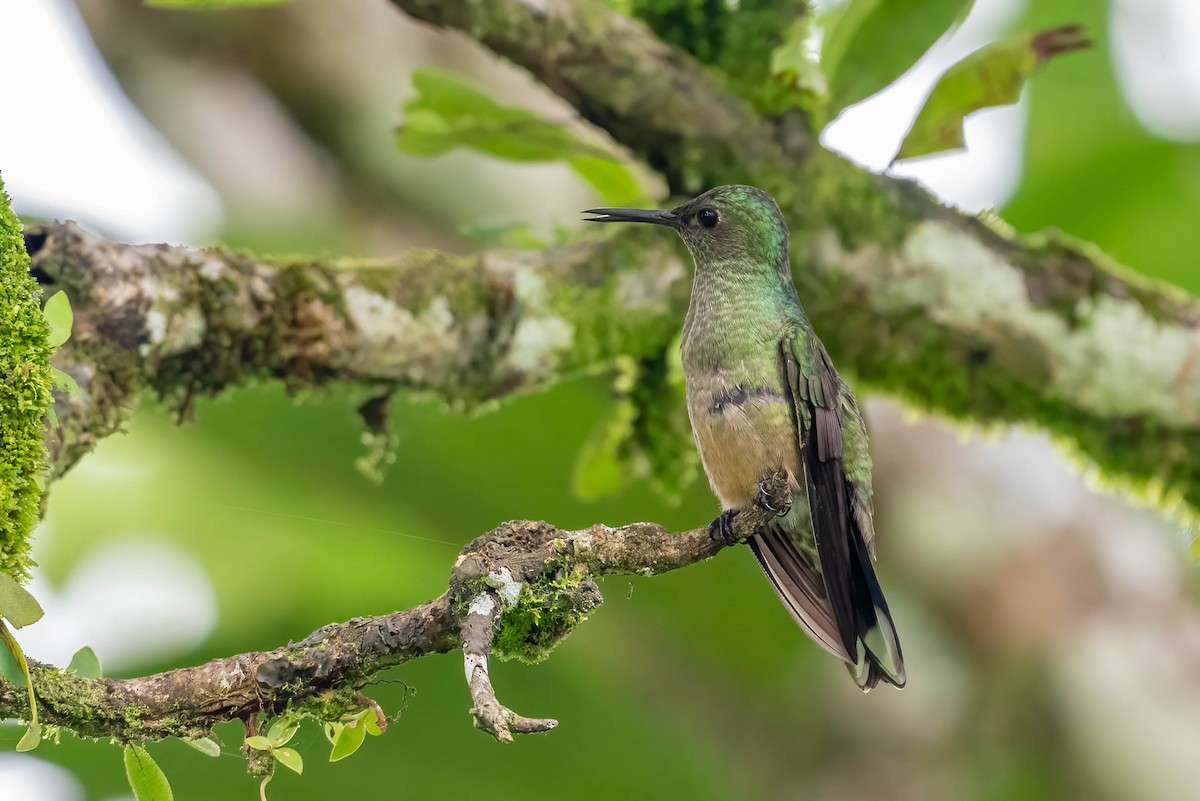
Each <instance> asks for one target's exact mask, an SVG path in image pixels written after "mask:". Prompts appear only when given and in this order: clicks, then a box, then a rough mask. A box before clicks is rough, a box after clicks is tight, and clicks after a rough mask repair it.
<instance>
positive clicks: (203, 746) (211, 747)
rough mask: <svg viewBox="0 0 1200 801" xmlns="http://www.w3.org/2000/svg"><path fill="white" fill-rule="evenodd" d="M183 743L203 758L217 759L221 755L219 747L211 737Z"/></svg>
mask: <svg viewBox="0 0 1200 801" xmlns="http://www.w3.org/2000/svg"><path fill="white" fill-rule="evenodd" d="M184 742H185V743H187V744H188V745H190V746H191V747H192V748H195V749H196V750H197V751H199V752H200V753H202V754H204V755H205V756H208V757H219V756H220V755H221V746H219V745H217V741H216V740H214V739H213V738H211V737H200V738H199V739H196V740H184Z"/></svg>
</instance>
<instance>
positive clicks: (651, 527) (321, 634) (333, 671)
mask: <svg viewBox="0 0 1200 801" xmlns="http://www.w3.org/2000/svg"><path fill="white" fill-rule="evenodd" d="M773 481H774V484H772V485H771V486H772V488H773V489H772V493H773V495H772V497H776V498H781V499H783V498H786V497H788V496H789V492H788V488H787V483H786V476H783V475H782V474H779V475H777V476H775V477H774V479H773ZM770 514H771V513H769V512H766V511H765V510H762V509H759V508H752V509H749V510H746V511H744V512H741V513H739V514H738V515H736V516H735V517H734V520H733V527H734V531H735V533H736V534H737V535H738V536H741V537H743V538H744V537H748V536H750V535H751V534H752V533H753V532H754V531H755V530H757V529H758V528H759V527H760V526H762V525H763V524H764V523H765V521H766V519H767V517H768V516H770ZM723 547H725V545H724V542H723V541H721V540H718V539H715V538H714V537H713V536H711V535H710V532H709V529H708V528H697V529H693V530H691V531H685V532H682V533H671V532H669V531H667V530H666V529H665V528H663V527H662V526H660V525H657V524H654V523H634V524H632V525H628V526H621V527H616V528H610V527H608V526H602V525H595V526H592V527H590V528H587V529H583V530H581V531H564V530H560V529H558V528H555V527H554V526H552V525H550V524H549V523H545V522H541V521H530V520H522V521H514V522H510V523H505V524H504V525H502V526H500V527H499V528H496V529H494V530H493V531H490V532H488V533H487V534H484V535H483V536H481V537H478V538H477V539H475V540H474V541H473V542H471V543H470V544H469V545H468V546H467V547H466V548H465V549H464V550H463V552H462V554H461V555H460V556H459V558H458V560H457V561H456V562H455V564H454V567H453V570H452V573H451V578H450V586H449V589H448V590H447V592H445V593H443V594H442V595H441V596H439V597H437V598H435V599H434V600H432V601H429V602H427V603H424V604H422V605H420V606H417V607H414V608H412V609H407V610H404V611H402V612H394V613H392V614H390V615H382V616H379V617H371V618H355V619H354V620H350V621H348V622H346V623H337V624H332V625H329V626H325V627H323V628H321V629H318V630H317V631H315V632H313V633H312V634H310V635H309V636H308V637H306V638H305V639H303V640H301V641H300V642H298V643H295V644H294V645H287V646H283V647H280V648H276V649H275V650H273V651H256V652H252V653H245V654H238V655H236V656H230V657H225V658H223V659H215V660H213V661H211V662H208V663H206V664H203V665H199V666H197V667H189V668H181V669H178V670H171V671H168V672H166V673H159V674H156V675H153V676H144V677H140V678H127V679H85V678H81V677H79V676H77V675H75V674H74V673H69V672H66V671H63V670H60V669H59V668H56V667H53V666H51V665H44V664H39V663H36V662H32V661H31V668H32V675H33V681H34V686H35V689H36V691H37V693H36V694H37V703H38V712H39V715H40V716H41V719H42V721H43V722H44V723H46V724H50V725H52V726H56V727H60V728H62V729H66V730H69V731H72V732H75V733H76V734H78V735H80V736H83V737H111V738H116V739H118V740H121V741H138V740H156V739H162V738H164V737H182V738H185V739H193V738H197V737H203V736H206V735H207V734H208V733H209V732H210V731H211V730H212V727H213V726H215V725H216V724H217V723H220V722H223V721H228V720H245V721H252V723H251V725H255V724H256V722H257V716H258V715H260V714H265V715H271V716H274V715H280V714H283V713H285V712H288V713H291V714H297V715H298V714H308V715H312V716H313V717H316V718H317V719H319V720H329V721H332V720H337V719H338V718H339V717H341V716H342V715H344V714H346V713H347V712H351V711H353V710H355V709H356V708H359V707H361V706H362V705H363V704H364V703H365V702H364V701H363V699H362V696H361V695H359V693H358V691H359V690H360V689H361V688H363V687H364V686H366V685H367V684H369V683H370V682H371V681H372V680H373V679H374V678H375V677H376V676H377V675H378V674H379V672H380V671H383V670H385V669H387V668H389V667H393V666H396V665H400V664H403V663H405V662H408V661H409V660H412V659H416V658H419V657H422V656H426V655H428V654H434V653H446V652H448V651H451V650H453V649H455V648H457V647H460V646H461V647H462V648H463V650H464V658H465V660H466V665H467V668H468V674H467V678H468V687H469V689H470V691H471V697H472V700H473V708H472V713H473V714H474V715H475V718H476V720H477V722H478V723H479V725H480V726H481V727H482V728H484V729H485V730H487V731H488V732H489V733H490V734H492V735H493V736H495V737H496V738H497V739H500V740H508V739H511V733H518V734H519V733H524V732H532V731H544V730H546V729H547V728H550V726H551V724H552V723H553V722H552V721H534V720H531V719H528V718H522V717H521V716H519V715H515V714H514V713H511V712H509V711H508V710H507V709H505V708H504V707H503V706H502V705H500V703H499V702H498V701H497V700H496V697H495V693H494V692H493V691H492V687H491V681H490V678H489V677H488V672H487V657H488V655H489V653H498V654H500V655H502V656H505V657H510V658H518V659H524V660H527V661H534V660H537V659H541V658H542V657H544V656H545V655H546V654H547V653H548V652H549V650H550V649H551V648H553V647H554V645H556V644H557V643H558V642H560V641H561V640H562V639H563V638H564V637H566V636H567V635H568V634H570V633H571V631H572V630H573V629H574V628H575V627H576V626H577V625H578V624H579V623H580V622H582V621H583V620H584V619H585V618H586V616H587V614H588V613H589V612H590V611H591V610H593V609H594V608H595V607H596V606H597V605H599V604H600V603H601V602H602V600H603V599H602V598H601V596H600V591H599V589H598V588H597V587H596V585H595V583H594V581H593V579H595V578H598V577H600V576H604V575H611V574H618V573H626V574H628V573H639V574H644V575H651V574H655V573H662V572H665V571H668V570H674V569H676V568H680V567H685V566H687V565H690V564H692V563H694V562H698V561H701V560H703V559H707V558H709V557H711V556H713V555H714V554H716V553H717V552H718V551H719V550H721V549H722V548H723ZM481 597H482V598H487V599H489V604H490V605H489V607H488V609H486V610H484V609H483V607H482V606H481V605H480V604H479V603H473V602H476V601H477V599H479V598H481ZM472 668H474V670H472ZM485 685H486V686H485ZM28 716H29V707H28V701H27V700H26V694H25V690H24V687H22V686H20V685H14V684H12V683H10V682H8V681H7V680H6V679H4V678H2V677H0V719H2V718H22V719H27V718H28Z"/></svg>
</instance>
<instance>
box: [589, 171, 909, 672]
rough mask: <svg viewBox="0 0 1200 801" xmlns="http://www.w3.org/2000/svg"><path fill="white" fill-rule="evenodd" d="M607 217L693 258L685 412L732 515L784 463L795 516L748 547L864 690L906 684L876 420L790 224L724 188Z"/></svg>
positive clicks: (757, 196)
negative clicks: (824, 320)
mask: <svg viewBox="0 0 1200 801" xmlns="http://www.w3.org/2000/svg"><path fill="white" fill-rule="evenodd" d="M591 213H594V214H599V215H601V216H600V217H599V218H598V219H599V220H600V221H633V222H653V223H658V224H662V225H669V226H670V227H672V228H674V229H675V230H676V231H677V232H678V233H679V235H680V236H681V237H682V238H683V240H684V242H685V243H686V244H687V246H688V249H689V250H690V251H691V253H692V256H693V257H694V258H695V260H696V277H695V281H694V283H693V286H692V301H691V305H690V306H689V308H688V314H687V319H686V320H685V321H684V326H683V338H682V356H683V366H684V371H685V374H686V377H687V399H688V400H687V402H688V415H689V417H690V419H691V421H692V430H693V432H694V433H695V437H696V445H697V447H698V448H699V450H700V456H701V460H702V461H703V463H704V469H705V472H706V473H707V474H708V477H709V481H710V482H711V484H712V487H713V490H714V491H715V492H716V494H717V496H718V497H719V498H720V500H721V503H722V505H723V507H724V508H725V509H726V512H727V514H728V513H729V512H731V511H734V510H737V509H742V508H746V507H748V506H750V505H752V504H755V503H759V502H760V485H761V483H762V482H763V481H764V479H766V478H767V477H768V476H770V475H771V474H773V473H775V472H777V471H778V470H780V469H782V470H785V471H786V472H787V474H788V476H789V479H790V481H791V484H792V504H791V508H790V509H787V510H781V512H783V513H782V514H780V515H779V516H778V517H777V518H776V519H775V521H774V522H773V523H772V524H771V525H769V526H767V527H766V528H765V529H764V530H763V531H761V532H759V533H758V534H756V535H755V536H753V537H752V538H751V539H750V541H749V542H750V547H751V548H752V549H753V551H754V553H755V555H756V556H757V557H758V560H759V562H760V564H761V565H762V567H763V570H764V571H765V572H766V574H767V576H768V578H770V580H771V583H772V585H773V586H774V588H775V590H776V592H777V593H778V594H779V596H780V598H781V599H782V600H783V602H784V605H785V606H786V607H787V609H788V611H789V612H790V613H791V614H792V617H793V618H794V619H795V620H796V622H797V623H798V624H799V625H800V626H801V627H802V628H803V629H804V630H805V631H806V632H807V633H808V634H809V635H810V636H811V637H812V638H813V639H814V640H815V641H816V642H817V643H818V644H819V645H821V647H823V648H824V649H825V650H826V651H828V652H830V653H831V654H834V655H835V656H837V657H839V658H841V659H843V660H845V661H846V662H847V664H848V666H849V668H850V672H851V674H852V675H853V676H854V678H855V681H856V682H857V683H858V684H859V686H861V687H863V688H864V689H870V688H871V687H873V686H875V684H877V683H878V682H879V681H880V680H883V681H887V682H890V683H892V684H895V685H897V686H903V685H904V680H905V678H904V664H903V657H902V655H901V652H900V644H899V641H898V639H897V637H896V632H895V628H894V626H893V624H892V620H891V615H890V613H889V612H888V608H887V603H886V601H885V600H884V598H883V593H882V591H881V590H880V588H879V583H878V581H877V580H876V578H875V572H874V569H873V567H872V564H871V562H872V556H873V541H874V528H873V525H872V518H871V458H870V454H869V451H868V446H867V435H866V426H865V424H864V422H863V418H862V414H861V413H860V412H859V409H858V404H857V403H856V402H855V400H854V396H853V394H852V393H851V392H850V388H849V387H848V386H847V385H846V384H845V382H844V381H842V379H841V377H840V376H839V375H838V373H837V370H836V369H834V366H833V363H832V362H831V361H830V359H829V355H828V354H827V353H826V352H825V348H824V346H822V345H821V343H820V341H819V340H818V339H817V337H816V335H815V334H814V333H813V330H812V326H811V325H810V324H809V321H808V318H807V317H806V316H805V314H804V310H803V308H802V307H801V305H800V300H799V298H798V297H797V295H796V289H795V285H794V284H793V283H792V277H791V267H790V265H789V262H788V232H787V224H786V222H785V221H784V219H783V215H782V214H781V213H780V211H779V207H778V206H777V205H776V204H775V201H774V200H772V199H771V197H770V196H769V195H767V194H766V193H765V192H762V191H761V190H759V189H755V188H754V187H749V186H722V187H717V188H716V189H712V190H710V191H708V192H706V193H704V194H703V195H701V196H699V197H697V198H696V199H694V200H691V201H689V202H687V203H684V204H683V205H681V206H678V207H676V208H674V209H672V210H670V211H641V210H634V209H596V210H594V211H593V212H591Z"/></svg>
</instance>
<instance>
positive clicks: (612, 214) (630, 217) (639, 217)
mask: <svg viewBox="0 0 1200 801" xmlns="http://www.w3.org/2000/svg"><path fill="white" fill-rule="evenodd" d="M583 213H584V214H595V215H596V216H595V217H589V218H587V219H586V220H584V222H640V223H654V224H655V225H666V226H668V227H670V228H674V227H675V224H676V223H677V222H679V218H678V217H676V216H675V212H673V211H671V210H670V209H587V210H586V211H584V212H583Z"/></svg>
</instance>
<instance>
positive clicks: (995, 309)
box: [393, 0, 1200, 516]
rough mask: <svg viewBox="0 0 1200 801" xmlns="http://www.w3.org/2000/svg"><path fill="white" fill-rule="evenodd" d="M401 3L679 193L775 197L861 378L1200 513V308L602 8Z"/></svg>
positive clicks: (841, 352)
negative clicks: (456, 35) (993, 212)
mask: <svg viewBox="0 0 1200 801" xmlns="http://www.w3.org/2000/svg"><path fill="white" fill-rule="evenodd" d="M393 2H394V3H395V4H396V5H397V6H398V7H400V8H402V9H403V10H404V11H405V12H406V13H408V14H410V15H411V16H413V17H415V18H417V19H420V20H424V21H426V22H430V23H433V24H436V25H442V26H447V27H451V28H457V29H458V30H461V31H463V32H465V33H466V34H467V35H469V36H471V37H472V38H474V39H476V40H478V41H479V42H481V43H483V44H484V45H486V46H487V47H489V48H491V49H492V50H494V51H495V52H496V53H498V54H500V55H502V56H504V57H506V58H509V59H512V60H513V61H514V62H516V63H517V64H518V65H520V66H522V67H524V68H525V69H527V70H529V71H530V72H531V73H532V74H533V75H534V77H536V78H537V79H538V80H540V81H541V82H542V83H544V84H545V85H546V86H548V87H549V88H551V89H553V90H554V91H556V92H557V93H558V94H559V95H561V96H562V97H563V98H564V99H565V100H566V101H567V102H569V103H570V104H571V105H573V106H574V107H575V108H576V109H578V110H579V112H580V113H581V114H582V115H583V116H584V117H585V118H587V119H588V120H590V121H591V122H593V123H595V124H596V125H598V126H600V127H602V128H605V129H606V130H608V131H609V132H610V133H611V134H612V135H613V136H614V138H615V139H617V141H619V142H622V143H623V144H625V145H627V146H628V147H630V148H631V149H632V150H633V151H634V153H635V154H637V155H638V156H640V157H641V158H643V159H645V160H646V161H647V162H648V163H649V164H651V165H652V166H655V167H657V168H659V169H660V170H663V172H664V174H666V175H667V177H668V181H669V182H670V185H671V186H672V188H673V189H675V190H676V191H683V192H685V193H691V192H693V191H695V190H696V189H701V188H707V187H708V186H711V185H715V184H720V183H734V182H744V183H752V184H756V185H758V186H761V187H762V188H764V189H766V190H767V191H769V192H771V193H772V194H773V195H774V196H775V197H776V199H777V200H778V201H779V203H780V206H781V207H782V209H783V211H784V214H785V215H786V216H787V218H788V219H789V221H791V223H792V226H793V245H792V255H793V263H794V266H795V268H796V281H797V284H798V286H799V288H800V290H801V298H802V300H804V302H805V305H806V307H807V308H808V311H809V314H810V316H811V317H812V318H813V321H814V323H815V325H816V328H817V331H818V333H819V334H820V335H821V336H822V337H823V338H824V339H825V341H826V344H827V346H829V349H830V351H831V352H832V353H833V355H834V357H835V359H836V360H837V361H838V363H839V365H842V367H843V368H844V369H848V370H852V371H854V372H857V373H858V376H859V377H860V378H861V379H864V380H866V381H868V382H870V383H871V384H874V385H875V386H876V387H878V388H880V389H882V390H884V391H888V392H892V393H894V394H898V395H901V396H903V397H905V398H907V399H909V400H910V401H913V402H916V403H917V404H918V405H920V406H923V407H926V408H930V409H932V410H935V411H937V412H939V413H942V414H946V415H949V416H952V417H956V418H959V419H963V420H968V421H972V422H1003V423H1022V424H1027V425H1033V426H1038V427H1042V428H1045V429H1048V430H1049V431H1051V432H1052V433H1054V434H1055V435H1057V437H1058V438H1059V439H1060V440H1061V441H1064V442H1066V443H1068V444H1069V445H1070V446H1072V447H1073V448H1074V449H1075V450H1076V452H1079V453H1082V454H1083V455H1084V456H1085V457H1087V458H1088V459H1089V460H1092V461H1094V462H1096V463H1098V464H1099V465H1100V466H1101V467H1102V468H1103V469H1104V471H1105V472H1106V473H1107V474H1108V476H1109V477H1112V478H1115V479H1117V480H1118V481H1120V482H1122V483H1125V484H1130V485H1132V486H1135V487H1137V488H1138V489H1140V490H1142V491H1145V492H1147V493H1148V494H1150V495H1151V496H1152V497H1153V499H1154V500H1156V501H1158V502H1159V503H1160V504H1163V505H1168V506H1172V505H1173V506H1180V507H1182V508H1181V509H1180V511H1182V512H1183V513H1184V514H1185V515H1187V516H1193V515H1195V513H1196V512H1197V510H1198V509H1200V481H1197V480H1196V478H1197V476H1200V302H1198V301H1197V300H1195V299H1193V298H1189V297H1187V296H1185V295H1184V294H1183V293H1182V292H1180V291H1179V290H1177V289H1174V288H1172V287H1167V286H1163V285H1156V284H1153V283H1151V282H1149V281H1147V280H1145V279H1142V278H1139V277H1137V276H1135V275H1133V274H1131V273H1130V272H1129V271H1127V270H1124V269H1123V268H1120V267H1119V266H1117V265H1115V264H1113V263H1112V262H1111V261H1109V260H1108V259H1106V258H1105V257H1104V255H1103V254H1102V253H1100V252H1099V251H1098V250H1097V249H1096V248H1094V247H1090V246H1087V245H1082V244H1079V243H1075V242H1072V241H1070V240H1069V239H1067V238H1065V237H1061V236H1058V235H1045V236H1039V237H1033V238H1021V237H1017V236H1015V235H1014V234H1013V233H1012V232H1010V231H1008V230H1004V229H1003V228H1002V226H1001V225H1000V224H998V223H996V224H989V223H985V222H983V221H980V220H979V219H976V218H974V217H971V216H969V215H964V214H960V213H957V212H955V211H952V210H950V209H947V208H945V207H943V206H941V205H939V204H938V203H937V202H936V201H935V200H934V199H933V198H931V197H930V196H929V195H928V194H927V193H926V192H924V191H923V190H921V189H920V188H919V187H917V186H916V185H915V184H912V183H909V182H905V181H898V180H895V179H891V178H886V177H878V176H874V175H871V174H870V173H868V172H867V171H865V170H863V169H861V168H859V167H857V166H856V165H853V164H851V163H849V162H848V161H846V160H844V159H842V158H840V157H838V156H836V155H835V154H832V153H829V152H828V151H825V150H823V149H821V148H819V147H814V146H812V142H813V140H814V139H815V136H814V135H813V132H811V131H810V132H806V131H805V130H804V124H805V120H804V118H803V115H801V114H799V112H794V113H790V114H788V115H785V116H784V117H782V118H778V119H774V120H767V119H764V118H762V117H760V116H758V115H756V114H755V113H754V112H753V110H752V109H750V108H749V106H748V105H747V104H745V103H743V102H740V101H739V100H738V99H737V98H735V97H733V96H732V95H731V94H730V93H728V92H727V91H725V90H724V89H723V88H722V86H721V83H720V79H719V77H718V76H716V75H714V74H713V73H711V72H708V71H706V70H705V69H704V68H703V67H701V65H699V64H697V63H696V62H695V61H693V60H692V59H690V58H689V57H687V56H686V55H684V54H682V53H680V52H678V51H676V50H674V49H672V48H670V47H667V46H665V45H664V44H663V43H662V42H661V41H660V40H659V39H658V38H657V37H656V36H655V35H654V33H653V32H652V31H650V30H649V29H648V28H646V27H645V26H644V25H641V24H640V23H638V22H636V21H632V20H629V19H627V18H625V17H624V16H623V15H621V14H619V13H618V12H616V11H614V10H612V9H611V8H609V7H607V6H606V5H604V4H603V3H600V2H595V1H594V0H551V1H550V2H543V1H542V0H537V1H536V2H535V1H534V0H471V1H470V2H467V0H437V2H430V1H429V0H393ZM614 34H619V35H614ZM657 109H663V110H669V111H667V112H665V113H664V114H657V113H655V110H657ZM710 134H715V135H711V136H710ZM689 176H690V178H689Z"/></svg>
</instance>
